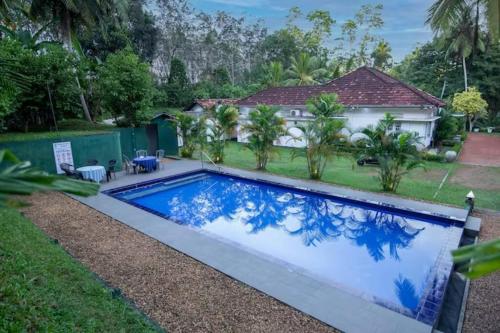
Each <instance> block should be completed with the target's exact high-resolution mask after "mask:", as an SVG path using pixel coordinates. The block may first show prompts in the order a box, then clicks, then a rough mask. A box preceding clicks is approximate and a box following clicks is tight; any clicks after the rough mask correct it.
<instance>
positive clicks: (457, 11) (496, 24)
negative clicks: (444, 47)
mask: <svg viewBox="0 0 500 333" xmlns="http://www.w3.org/2000/svg"><path fill="white" fill-rule="evenodd" d="M473 5H474V6H475V20H474V21H475V36H476V38H477V37H478V35H479V25H480V17H479V16H480V12H481V11H480V6H481V5H484V6H485V7H486V8H485V9H486V20H487V22H488V29H489V32H490V34H491V36H492V39H493V41H495V43H498V42H500V40H499V38H500V0H475V1H474V2H473ZM470 6H471V2H470V1H467V0H436V1H435V2H434V3H433V4H432V6H431V7H430V8H429V10H428V16H427V23H428V24H430V25H431V27H432V29H433V30H435V31H445V30H447V29H448V28H449V27H450V26H452V25H453V22H456V21H458V20H459V19H460V16H461V15H462V14H463V10H464V8H465V7H470Z"/></svg>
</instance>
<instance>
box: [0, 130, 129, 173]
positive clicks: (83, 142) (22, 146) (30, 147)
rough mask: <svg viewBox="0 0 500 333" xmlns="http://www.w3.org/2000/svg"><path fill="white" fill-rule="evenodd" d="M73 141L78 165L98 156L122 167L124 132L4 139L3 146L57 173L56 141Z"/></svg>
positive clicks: (102, 161)
mask: <svg viewBox="0 0 500 333" xmlns="http://www.w3.org/2000/svg"><path fill="white" fill-rule="evenodd" d="M65 141H69V142H71V150H72V152H73V161H74V163H75V167H79V166H83V165H85V164H86V162H87V160H90V159H96V160H98V161H99V164H101V165H104V166H107V165H108V161H109V160H116V161H117V169H118V170H121V165H122V163H121V160H122V158H121V156H122V150H121V145H120V133H119V132H109V133H102V134H92V135H84V136H70V137H64V136H63V135H62V136H61V137H60V138H59V139H57V140H54V139H43V140H33V141H12V142H3V143H0V149H10V150H11V151H12V152H14V154H16V156H17V157H18V158H19V159H21V160H26V161H31V163H32V164H33V165H34V166H36V167H38V168H40V169H42V170H45V171H47V172H51V173H55V172H56V164H55V159H54V150H53V145H52V144H53V143H54V142H65Z"/></svg>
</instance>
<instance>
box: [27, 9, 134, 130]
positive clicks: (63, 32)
mask: <svg viewBox="0 0 500 333" xmlns="http://www.w3.org/2000/svg"><path fill="white" fill-rule="evenodd" d="M124 1H125V0H33V1H32V2H31V7H30V15H31V16H32V17H33V18H34V19H36V20H40V21H53V22H54V23H55V24H56V26H57V31H58V33H59V36H60V38H61V40H62V42H63V43H64V45H65V47H66V48H67V49H68V50H69V51H70V52H74V51H75V49H76V51H77V53H78V54H80V55H82V54H83V52H82V51H81V47H80V45H79V43H78V39H77V36H76V31H77V29H78V27H81V26H83V27H93V26H95V25H102V24H104V19H105V18H106V17H107V16H110V15H111V13H112V10H113V9H114V8H118V7H121V6H122V4H123V2H124ZM75 81H76V84H77V86H78V89H79V90H80V102H81V104H82V107H83V111H84V114H85V118H87V120H88V121H89V122H92V118H91V116H90V111H89V108H88V106H87V102H86V100H85V96H84V94H83V91H82V88H81V85H80V80H79V79H78V76H77V75H75Z"/></svg>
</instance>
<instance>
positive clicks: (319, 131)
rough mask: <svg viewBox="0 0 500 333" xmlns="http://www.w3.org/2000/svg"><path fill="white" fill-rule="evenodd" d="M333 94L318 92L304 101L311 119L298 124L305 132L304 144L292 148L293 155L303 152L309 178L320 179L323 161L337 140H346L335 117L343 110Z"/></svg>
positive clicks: (331, 154) (341, 124) (324, 163)
mask: <svg viewBox="0 0 500 333" xmlns="http://www.w3.org/2000/svg"><path fill="white" fill-rule="evenodd" d="M343 108H344V107H343V106H342V104H340V103H339V102H338V101H337V95H336V94H320V95H318V96H315V97H312V98H311V99H309V100H308V101H307V109H308V111H309V112H310V113H312V114H313V115H314V120H312V121H309V122H308V123H307V124H306V125H305V126H297V128H299V129H300V130H301V131H302V132H303V133H304V140H305V143H306V147H305V148H300V149H296V150H294V151H293V154H292V158H295V157H297V156H305V157H306V160H307V169H308V171H309V176H310V177H311V178H312V179H321V176H322V175H323V171H324V169H325V166H326V162H327V161H328V160H330V159H331V157H332V156H333V154H334V153H335V151H336V148H337V146H338V144H340V143H341V142H342V141H344V140H345V137H344V135H343V134H342V133H341V130H342V128H343V127H344V121H342V120H339V119H334V118H332V117H334V116H335V115H338V114H340V113H341V112H342V110H343Z"/></svg>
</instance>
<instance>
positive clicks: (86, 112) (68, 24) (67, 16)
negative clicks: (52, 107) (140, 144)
mask: <svg viewBox="0 0 500 333" xmlns="http://www.w3.org/2000/svg"><path fill="white" fill-rule="evenodd" d="M63 19H64V22H65V25H66V29H65V31H63V32H62V34H63V40H64V45H66V48H67V50H68V51H69V52H70V53H74V49H73V44H72V43H71V14H70V13H69V11H68V10H66V12H65V15H64V18H63ZM75 81H76V86H77V87H78V92H79V93H80V103H82V108H83V114H84V115H85V119H87V121H89V122H92V117H90V111H89V108H88V106H87V101H86V100H85V95H84V94H83V91H82V87H81V85H80V80H78V74H77V73H76V70H75Z"/></svg>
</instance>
